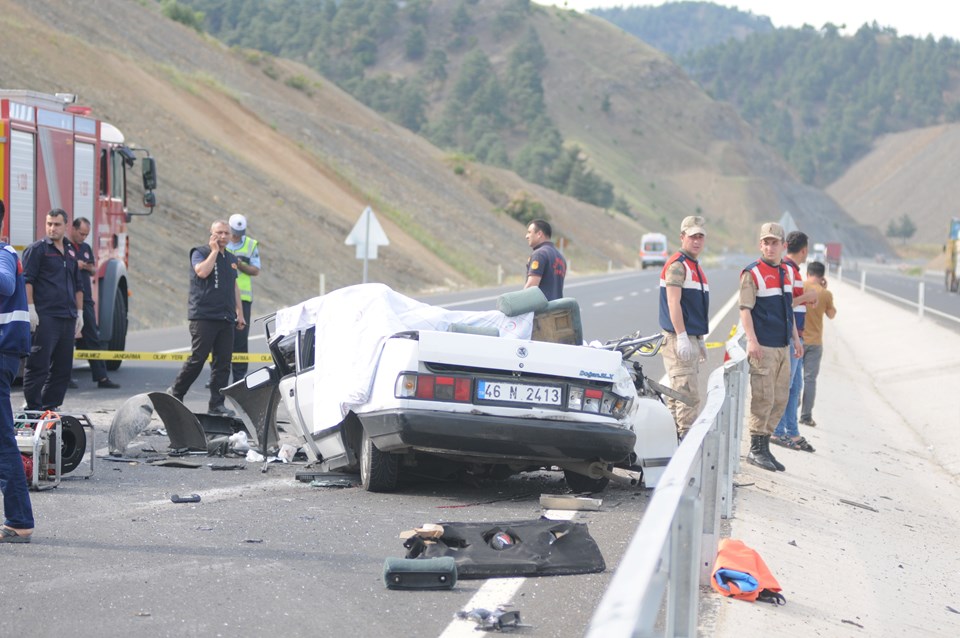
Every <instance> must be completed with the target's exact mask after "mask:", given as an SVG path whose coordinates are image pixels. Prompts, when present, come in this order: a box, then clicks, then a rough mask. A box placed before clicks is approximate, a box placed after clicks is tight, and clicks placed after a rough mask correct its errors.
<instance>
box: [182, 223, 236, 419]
mask: <svg viewBox="0 0 960 638" xmlns="http://www.w3.org/2000/svg"><path fill="white" fill-rule="evenodd" d="M229 240H230V226H229V225H228V224H227V222H226V221H225V220H222V219H218V220H217V221H215V222H213V224H212V225H211V226H210V239H209V240H208V241H207V244H206V245H205V246H196V247H194V248H193V249H191V250H190V265H191V270H190V296H189V299H188V312H187V318H188V319H189V320H190V338H191V342H192V343H191V352H190V358H189V359H187V360H186V361H185V362H184V363H183V367H182V368H181V369H180V373H179V374H177V378H176V379H175V380H174V382H173V385H172V386H171V387H169V388H167V393H168V394H171V395H173V396H174V397H175V398H177V399H179V400H180V401H183V398H184V395H186V394H187V391H188V390H190V386H191V385H193V382H194V381H196V380H197V377H198V376H199V375H200V373H201V372H202V371H203V364H204V362H206V360H207V356H208V355H210V354H212V355H213V374H212V375H211V376H210V404H209V409H208V412H209V413H210V414H219V415H224V416H233V411H231V410H228V409H227V408H226V407H225V406H224V404H223V403H224V397H223V395H222V394H220V390H221V389H223V388H224V387H225V386H226V385H227V381H229V379H230V357H231V355H232V353H233V330H234V326H236V327H237V328H239V329H243V327H244V325H245V323H244V318H243V309H242V308H241V307H240V290H239V289H238V287H237V270H238V267H237V258H236V257H235V256H234V255H232V254H231V253H229V252H228V251H227V250H226V246H227V242H228V241H229Z"/></svg>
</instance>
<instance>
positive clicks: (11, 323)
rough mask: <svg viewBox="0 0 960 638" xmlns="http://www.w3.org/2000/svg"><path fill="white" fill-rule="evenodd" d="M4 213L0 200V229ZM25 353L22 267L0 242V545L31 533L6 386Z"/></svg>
mask: <svg viewBox="0 0 960 638" xmlns="http://www.w3.org/2000/svg"><path fill="white" fill-rule="evenodd" d="M5 212H6V208H5V207H4V205H3V200H0V226H2V225H3V217H4V213H5ZM29 352H30V313H29V312H28V311H27V290H26V285H25V284H24V282H23V266H22V265H21V263H20V258H19V257H17V251H15V250H14V249H13V246H8V245H7V244H5V243H3V242H0V490H2V491H3V527H2V528H0V543H29V542H30V535H31V534H32V533H33V507H32V505H31V504H30V493H29V492H28V491H27V477H26V474H25V473H24V471H23V459H22V458H21V457H20V448H19V447H18V446H17V437H16V434H15V432H14V429H13V406H11V405H10V385H11V384H12V383H13V380H14V378H15V377H16V376H17V372H19V371H20V359H22V358H23V357H25V356H26V355H27V353H29Z"/></svg>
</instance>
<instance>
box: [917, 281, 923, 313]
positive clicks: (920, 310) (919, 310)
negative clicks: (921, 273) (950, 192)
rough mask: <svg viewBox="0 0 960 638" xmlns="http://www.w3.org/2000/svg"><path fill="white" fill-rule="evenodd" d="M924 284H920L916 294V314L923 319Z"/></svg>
mask: <svg viewBox="0 0 960 638" xmlns="http://www.w3.org/2000/svg"><path fill="white" fill-rule="evenodd" d="M923 283H924V282H922V281H921V282H920V290H919V291H918V292H917V314H918V315H919V316H920V318H921V319H923V303H924V300H923V291H924V286H923Z"/></svg>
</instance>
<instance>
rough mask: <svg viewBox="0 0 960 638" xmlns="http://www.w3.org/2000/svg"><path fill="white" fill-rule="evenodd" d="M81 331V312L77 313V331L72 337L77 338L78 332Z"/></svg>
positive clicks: (78, 336)
mask: <svg viewBox="0 0 960 638" xmlns="http://www.w3.org/2000/svg"><path fill="white" fill-rule="evenodd" d="M81 332H83V313H79V312H78V313H77V331H76V333H74V335H73V336H74V338H76V339H79V338H80V333H81Z"/></svg>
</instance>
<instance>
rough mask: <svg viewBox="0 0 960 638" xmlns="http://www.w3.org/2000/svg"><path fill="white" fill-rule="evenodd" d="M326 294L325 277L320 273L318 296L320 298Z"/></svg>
mask: <svg viewBox="0 0 960 638" xmlns="http://www.w3.org/2000/svg"><path fill="white" fill-rule="evenodd" d="M326 292H327V276H326V275H325V274H323V273H320V296H321V297H322V296H323V295H325V294H326Z"/></svg>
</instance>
